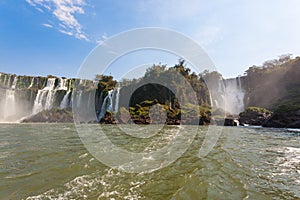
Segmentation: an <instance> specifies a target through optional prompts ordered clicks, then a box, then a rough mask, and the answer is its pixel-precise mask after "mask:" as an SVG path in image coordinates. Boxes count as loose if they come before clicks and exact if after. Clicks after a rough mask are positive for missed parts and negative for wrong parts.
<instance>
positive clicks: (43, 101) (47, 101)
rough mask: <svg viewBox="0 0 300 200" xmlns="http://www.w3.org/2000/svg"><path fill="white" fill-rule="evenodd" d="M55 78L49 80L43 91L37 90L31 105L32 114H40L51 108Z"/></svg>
mask: <svg viewBox="0 0 300 200" xmlns="http://www.w3.org/2000/svg"><path fill="white" fill-rule="evenodd" d="M54 86H55V78H49V79H48V80H47V85H46V87H45V88H44V89H42V90H39V91H38V93H37V95H36V98H35V101H34V105H33V110H32V112H33V114H36V113H38V112H41V111H42V110H49V109H51V108H52V104H53V101H54V96H55V92H56V91H55V90H53V89H54Z"/></svg>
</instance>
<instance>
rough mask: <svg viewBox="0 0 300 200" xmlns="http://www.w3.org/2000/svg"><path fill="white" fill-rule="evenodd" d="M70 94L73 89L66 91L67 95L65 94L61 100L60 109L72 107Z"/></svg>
mask: <svg viewBox="0 0 300 200" xmlns="http://www.w3.org/2000/svg"><path fill="white" fill-rule="evenodd" d="M70 95H71V91H70V90H69V91H68V92H67V93H66V95H65V96H64V98H63V100H62V101H61V104H60V109H66V108H68V107H70V105H71V102H70Z"/></svg>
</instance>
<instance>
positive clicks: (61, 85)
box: [56, 78, 68, 90]
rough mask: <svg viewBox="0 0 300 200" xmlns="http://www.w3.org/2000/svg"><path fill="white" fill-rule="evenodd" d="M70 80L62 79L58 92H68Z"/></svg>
mask: <svg viewBox="0 0 300 200" xmlns="http://www.w3.org/2000/svg"><path fill="white" fill-rule="evenodd" d="M67 83H68V79H65V78H61V79H59V83H58V86H57V88H56V89H57V90H68V85H67Z"/></svg>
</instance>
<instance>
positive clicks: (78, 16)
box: [0, 0, 300, 78]
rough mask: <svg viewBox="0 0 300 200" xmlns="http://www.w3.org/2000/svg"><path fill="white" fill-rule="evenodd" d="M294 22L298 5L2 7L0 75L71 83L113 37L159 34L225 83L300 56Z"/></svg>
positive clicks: (231, 0)
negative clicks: (186, 48) (172, 37)
mask: <svg viewBox="0 0 300 200" xmlns="http://www.w3.org/2000/svg"><path fill="white" fill-rule="evenodd" d="M299 19H300V1H299V0H273V1H267V0H264V1H262V0H252V1H248V0H218V1H216V0H213V1H209V0H164V1H162V0H131V1H122V0H18V1H11V0H0V72H7V73H14V74H18V75H42V76H46V75H49V74H52V75H56V76H65V77H76V76H77V71H78V70H79V68H80V66H81V64H82V63H83V61H84V59H85V58H86V57H87V56H88V55H89V53H90V52H91V51H92V50H93V49H94V48H95V47H96V46H97V45H99V44H101V43H102V42H105V41H106V40H108V39H109V38H110V37H112V36H115V35H117V34H119V33H121V32H124V31H127V30H131V29H135V28H143V27H161V28H167V29H171V30H175V31H177V32H180V33H182V34H184V35H186V36H188V37H190V38H191V39H192V40H194V41H195V42H197V43H198V44H199V45H200V46H201V47H202V48H203V49H204V50H205V52H206V53H207V54H208V56H209V57H210V58H211V60H212V61H213V63H214V64H215V66H216V68H217V70H218V71H219V72H220V73H221V74H223V76H224V77H226V78H229V77H235V76H238V75H242V74H243V73H244V71H245V70H246V69H247V68H249V67H250V66H252V65H261V64H262V63H263V62H264V61H266V60H270V59H274V58H277V57H278V56H280V55H282V54H287V53H291V54H293V55H294V56H299V55H300V45H299V44H300V37H299V36H300V26H299V25H300V21H299ZM150 62H151V61H150ZM153 62H156V60H154V61H153ZM171 62H173V61H170V63H167V64H172V63H171ZM120 65H121V64H120ZM114 70H115V71H114ZM117 71H118V69H117V68H114V69H112V71H111V72H110V73H115V72H117Z"/></svg>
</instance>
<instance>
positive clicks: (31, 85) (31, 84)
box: [28, 77, 35, 88]
mask: <svg viewBox="0 0 300 200" xmlns="http://www.w3.org/2000/svg"><path fill="white" fill-rule="evenodd" d="M34 79H35V77H33V78H32V79H31V83H30V85H29V87H28V88H32V87H33V84H34Z"/></svg>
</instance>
